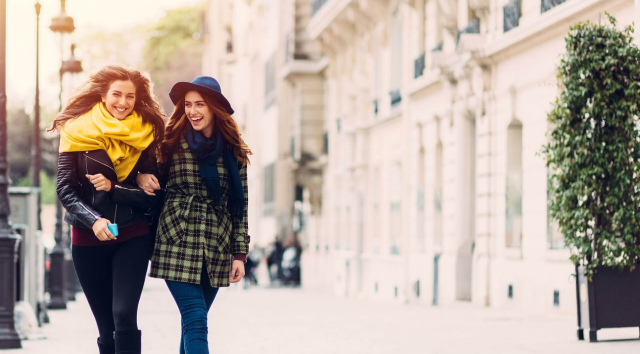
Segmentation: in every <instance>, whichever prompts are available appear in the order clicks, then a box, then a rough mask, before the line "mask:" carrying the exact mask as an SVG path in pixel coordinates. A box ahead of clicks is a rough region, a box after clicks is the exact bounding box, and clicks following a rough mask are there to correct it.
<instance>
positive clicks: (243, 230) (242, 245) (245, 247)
mask: <svg viewBox="0 0 640 354" xmlns="http://www.w3.org/2000/svg"><path fill="white" fill-rule="evenodd" d="M240 180H241V181H242V190H243V191H244V202H245V208H244V212H243V214H242V220H239V219H237V218H235V217H231V220H232V223H233V232H232V233H231V254H247V253H249V241H250V237H249V234H248V232H249V218H248V217H247V216H248V211H247V209H249V207H248V205H249V188H248V186H247V165H246V164H245V165H243V166H242V168H241V169H240Z"/></svg>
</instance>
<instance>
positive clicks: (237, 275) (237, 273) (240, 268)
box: [229, 259, 244, 283]
mask: <svg viewBox="0 0 640 354" xmlns="http://www.w3.org/2000/svg"><path fill="white" fill-rule="evenodd" d="M242 277H244V261H241V260H237V259H236V260H234V261H233V264H232V265H231V278H230V279H229V282H230V283H237V282H239V281H240V280H241V279H242Z"/></svg>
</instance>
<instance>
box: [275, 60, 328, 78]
mask: <svg viewBox="0 0 640 354" xmlns="http://www.w3.org/2000/svg"><path fill="white" fill-rule="evenodd" d="M328 65H329V60H328V59H327V58H326V57H322V58H320V59H318V60H291V61H289V62H288V63H285V64H284V65H283V66H282V68H281V69H280V72H279V73H278V77H279V78H280V80H293V79H294V77H295V76H297V75H318V74H320V73H321V72H322V71H323V70H324V69H326V68H327V66H328Z"/></svg>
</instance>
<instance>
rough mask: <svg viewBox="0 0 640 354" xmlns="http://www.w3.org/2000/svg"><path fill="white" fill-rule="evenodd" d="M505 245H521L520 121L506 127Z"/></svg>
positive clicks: (518, 246)
mask: <svg viewBox="0 0 640 354" xmlns="http://www.w3.org/2000/svg"><path fill="white" fill-rule="evenodd" d="M505 237H506V240H505V242H506V246H507V247H511V248H520V247H521V246H522V123H520V122H519V121H517V120H515V121H513V122H512V123H511V124H510V125H509V128H508V129H507V178H506V223H505Z"/></svg>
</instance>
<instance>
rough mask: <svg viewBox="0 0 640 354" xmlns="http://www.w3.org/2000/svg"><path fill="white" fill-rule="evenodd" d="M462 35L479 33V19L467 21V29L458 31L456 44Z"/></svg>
mask: <svg viewBox="0 0 640 354" xmlns="http://www.w3.org/2000/svg"><path fill="white" fill-rule="evenodd" d="M463 33H480V19H477V18H474V19H473V20H471V21H469V24H468V25H467V27H465V28H464V29H463V30H460V31H458V40H457V42H456V43H460V35H461V34H463Z"/></svg>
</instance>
